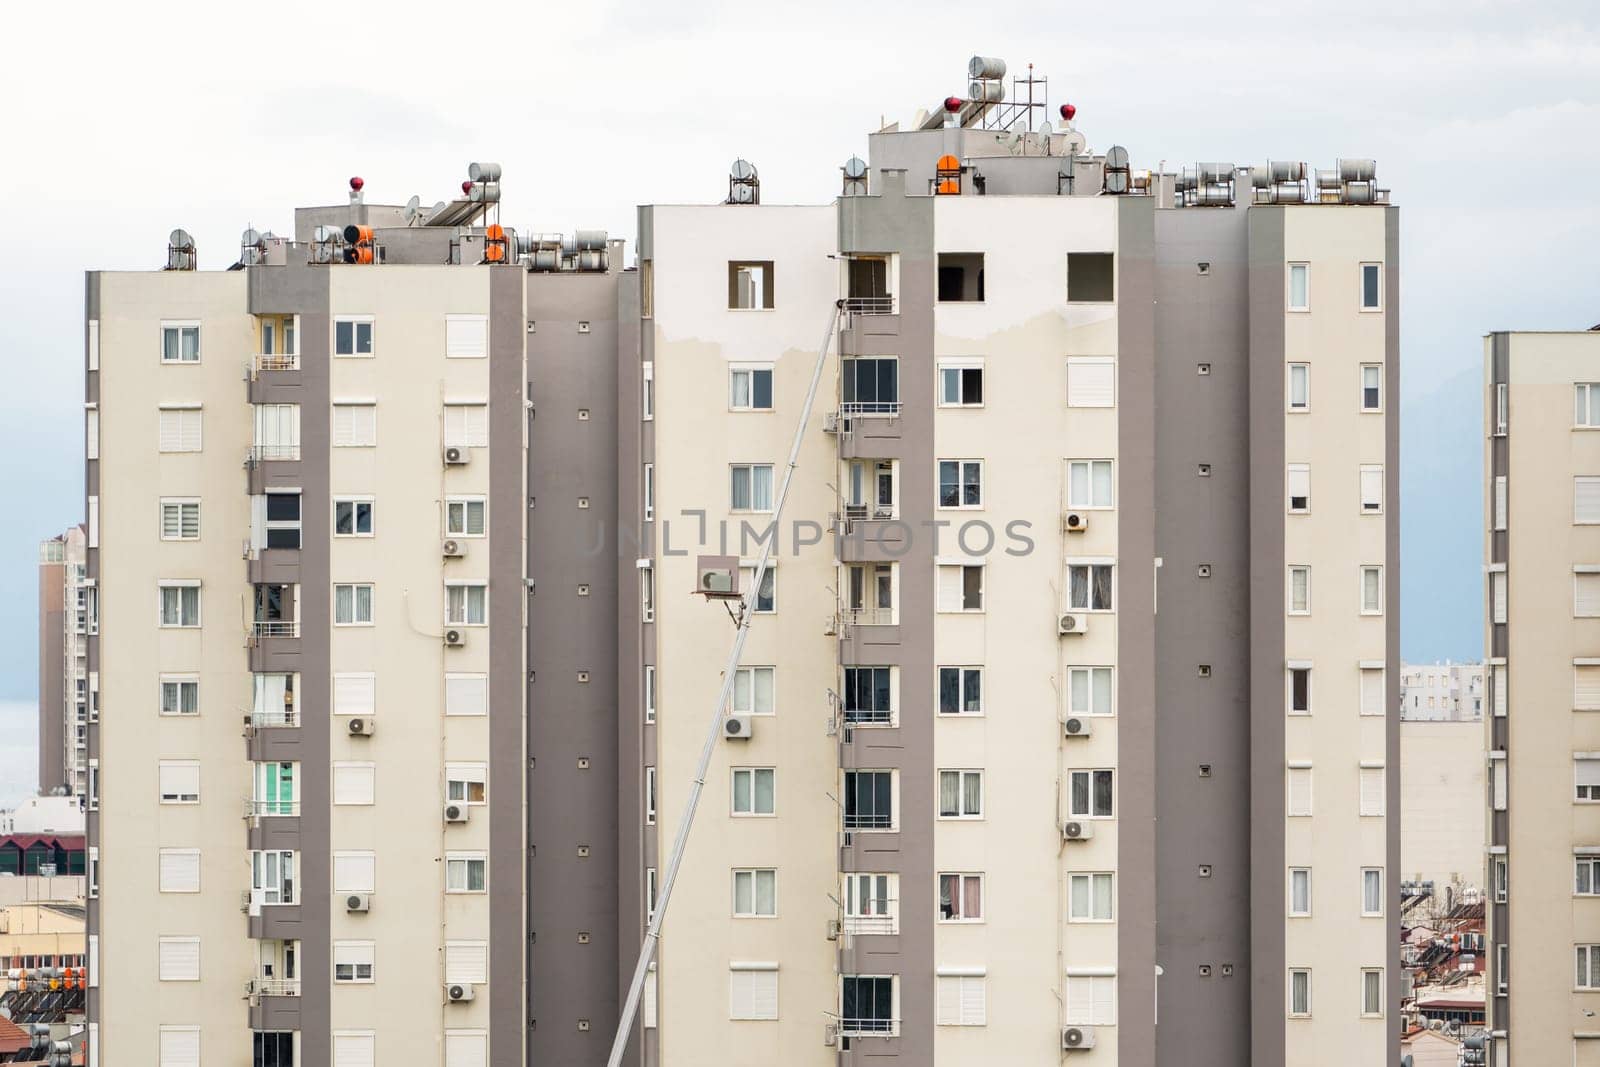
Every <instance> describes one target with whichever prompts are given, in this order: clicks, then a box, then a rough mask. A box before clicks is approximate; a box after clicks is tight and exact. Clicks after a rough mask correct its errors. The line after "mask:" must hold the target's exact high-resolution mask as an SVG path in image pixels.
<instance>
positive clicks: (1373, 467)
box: [1357, 463, 1386, 515]
mask: <svg viewBox="0 0 1600 1067" xmlns="http://www.w3.org/2000/svg"><path fill="white" fill-rule="evenodd" d="M1373 475H1376V476H1377V478H1376V482H1377V490H1378V492H1377V496H1376V498H1373V497H1369V496H1368V495H1367V488H1368V485H1367V483H1368V482H1369V481H1372V480H1373V479H1372V476H1373ZM1357 489H1358V492H1359V494H1360V500H1361V514H1363V515H1382V514H1383V511H1384V500H1383V498H1384V496H1385V495H1386V494H1385V493H1384V489H1385V486H1384V484H1383V465H1382V464H1381V463H1363V464H1361V466H1360V469H1359V473H1358V475H1357Z"/></svg>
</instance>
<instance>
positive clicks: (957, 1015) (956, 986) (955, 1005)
mask: <svg viewBox="0 0 1600 1067" xmlns="http://www.w3.org/2000/svg"><path fill="white" fill-rule="evenodd" d="M937 981H938V983H939V1017H938V1025H940V1026H959V1025H960V1024H961V979H960V978H957V977H953V976H950V975H940V976H939V978H938V979H937Z"/></svg>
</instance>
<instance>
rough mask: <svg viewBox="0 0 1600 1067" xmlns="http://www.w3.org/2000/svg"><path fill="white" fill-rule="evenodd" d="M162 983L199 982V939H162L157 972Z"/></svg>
mask: <svg viewBox="0 0 1600 1067" xmlns="http://www.w3.org/2000/svg"><path fill="white" fill-rule="evenodd" d="M157 973H158V975H159V977H160V979H161V981H163V982H198V981H199V980H200V939H199V938H198V937H163V938H161V940H160V952H159V961H158V971H157Z"/></svg>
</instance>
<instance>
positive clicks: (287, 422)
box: [253, 404, 300, 460]
mask: <svg viewBox="0 0 1600 1067" xmlns="http://www.w3.org/2000/svg"><path fill="white" fill-rule="evenodd" d="M254 406H255V420H256V425H255V448H254V452H253V455H254V456H255V458H256V459H261V460H292V459H299V458H300V405H299V404H256V405H254Z"/></svg>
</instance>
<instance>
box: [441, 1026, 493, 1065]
mask: <svg viewBox="0 0 1600 1067" xmlns="http://www.w3.org/2000/svg"><path fill="white" fill-rule="evenodd" d="M488 1064H489V1035H487V1034H484V1033H481V1032H479V1031H475V1030H469V1031H460V1030H446V1031H445V1032H444V1067H488Z"/></svg>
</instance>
